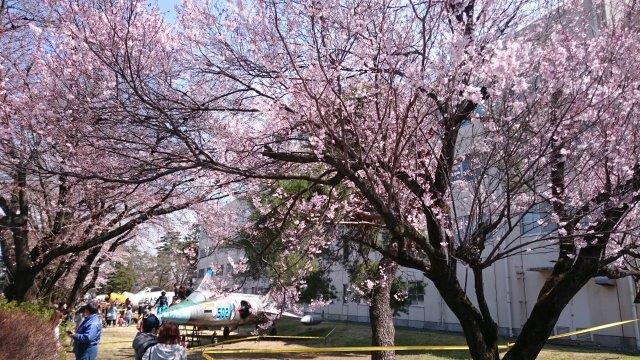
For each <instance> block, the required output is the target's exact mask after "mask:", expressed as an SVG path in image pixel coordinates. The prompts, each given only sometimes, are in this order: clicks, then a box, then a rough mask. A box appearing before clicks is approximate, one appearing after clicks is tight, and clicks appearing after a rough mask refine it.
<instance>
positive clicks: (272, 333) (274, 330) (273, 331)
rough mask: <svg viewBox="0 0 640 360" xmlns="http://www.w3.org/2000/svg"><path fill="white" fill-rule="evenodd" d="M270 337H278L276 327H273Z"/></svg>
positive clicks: (270, 330)
mask: <svg viewBox="0 0 640 360" xmlns="http://www.w3.org/2000/svg"><path fill="white" fill-rule="evenodd" d="M269 335H271V336H276V335H278V330H277V329H276V328H275V327H272V328H271V329H269Z"/></svg>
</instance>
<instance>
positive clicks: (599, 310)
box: [320, 253, 640, 351]
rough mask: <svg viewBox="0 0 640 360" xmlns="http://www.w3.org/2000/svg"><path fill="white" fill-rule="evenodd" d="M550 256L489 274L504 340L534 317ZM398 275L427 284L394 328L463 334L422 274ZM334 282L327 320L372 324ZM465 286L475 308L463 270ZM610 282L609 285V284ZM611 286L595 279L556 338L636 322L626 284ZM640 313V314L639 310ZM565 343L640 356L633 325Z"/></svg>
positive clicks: (513, 260)
mask: <svg viewBox="0 0 640 360" xmlns="http://www.w3.org/2000/svg"><path fill="white" fill-rule="evenodd" d="M550 255H551V253H546V254H536V253H530V254H526V255H525V254H523V255H521V256H520V255H517V256H513V257H510V258H507V259H503V260H501V261H499V262H497V263H495V264H494V265H493V266H491V267H489V268H488V269H486V270H485V279H484V281H485V295H486V297H487V302H488V304H489V309H490V311H491V314H492V316H493V318H494V320H495V321H496V323H497V324H498V326H499V331H500V334H501V335H502V336H505V337H509V336H510V335H515V336H517V334H518V333H519V331H520V329H521V328H522V326H523V325H524V323H525V321H526V320H527V318H528V317H529V315H530V314H531V310H532V308H533V306H534V305H535V302H536V298H537V296H538V293H539V291H540V289H541V288H542V285H543V284H544V281H545V279H546V276H547V275H548V274H549V273H550V270H549V269H548V267H547V268H545V267H542V266H540V264H541V262H542V261H541V258H545V257H552V256H550ZM399 274H401V276H403V277H404V278H405V279H415V280H419V281H423V282H424V283H425V284H426V286H425V291H424V301H423V302H418V303H413V304H411V305H410V306H409V309H408V313H407V314H404V313H403V314H400V315H399V316H397V317H396V319H395V322H396V325H398V326H406V327H413V328H420V329H433V330H444V331H456V332H461V331H462V328H461V327H460V323H459V321H458V320H457V319H456V317H455V315H454V314H453V312H452V311H451V310H450V309H449V308H448V306H447V305H446V304H445V303H444V301H443V300H442V298H441V297H440V295H439V294H438V292H437V290H436V289H435V287H434V285H433V283H431V282H430V281H429V280H428V279H426V278H425V277H424V276H423V275H422V274H421V273H420V272H419V271H417V270H413V269H406V268H403V269H401V270H399ZM331 279H332V281H333V284H334V286H335V288H336V289H337V290H338V292H339V294H338V298H337V299H336V300H334V301H333V303H332V304H330V305H328V306H326V307H325V308H324V309H322V310H320V312H322V313H324V316H325V318H326V319H328V320H338V321H354V322H368V321H369V311H368V306H367V304H366V303H361V302H358V301H353V300H350V299H347V301H344V300H343V296H344V294H343V293H342V289H343V286H344V285H347V287H348V285H349V277H348V274H347V273H346V271H345V270H344V269H342V268H341V267H340V266H334V267H333V268H332V270H331ZM458 279H459V281H460V283H461V284H462V286H463V287H464V286H465V284H466V291H467V293H468V296H469V298H470V299H471V300H472V302H473V303H474V304H477V302H476V300H475V291H474V289H473V283H474V281H473V280H474V278H473V273H472V271H471V270H470V269H466V268H464V267H462V268H461V269H460V271H459V273H458ZM607 280H609V279H607ZM609 282H610V283H611V285H599V284H597V283H596V281H595V280H594V279H592V280H591V281H589V283H588V284H587V285H585V287H584V288H583V289H582V290H580V291H579V292H578V294H577V295H576V296H575V297H574V298H573V300H571V302H570V303H569V304H568V305H567V307H566V308H565V309H564V311H563V312H562V314H561V316H560V318H559V319H558V322H557V323H556V327H555V331H554V333H555V334H560V333H565V332H569V331H576V330H581V329H585V328H588V327H593V326H597V325H601V324H607V323H612V322H617V321H621V320H629V319H633V314H632V307H633V306H636V307H637V306H638V305H637V304H633V303H632V300H633V296H634V294H635V291H634V289H633V285H632V283H631V282H629V281H628V279H626V278H625V279H618V280H609ZM636 310H638V309H637V308H636ZM566 340H567V341H571V342H573V343H578V344H585V345H599V346H606V347H613V348H621V349H626V350H636V351H640V344H639V343H638V339H637V338H636V332H635V325H634V324H628V325H624V326H617V327H612V328H609V329H603V330H598V331H596V332H594V333H590V334H584V335H578V336H573V337H571V338H567V339H566Z"/></svg>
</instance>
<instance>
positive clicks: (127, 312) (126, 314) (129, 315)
mask: <svg viewBox="0 0 640 360" xmlns="http://www.w3.org/2000/svg"><path fill="white" fill-rule="evenodd" d="M132 318H133V311H132V310H131V305H129V306H127V310H125V312H124V322H125V323H126V324H127V327H129V326H131V319H132Z"/></svg>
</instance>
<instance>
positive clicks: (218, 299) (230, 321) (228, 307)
mask: <svg viewBox="0 0 640 360" xmlns="http://www.w3.org/2000/svg"><path fill="white" fill-rule="evenodd" d="M208 276H211V275H210V274H208ZM205 281H206V279H205ZM203 282H204V281H203ZM200 287H201V286H200ZM200 287H198V290H196V291H194V292H193V293H192V294H191V295H190V296H189V297H188V298H186V299H185V300H183V301H182V302H180V303H178V304H175V305H172V306H170V307H169V308H168V309H166V310H165V311H163V312H161V313H159V314H157V315H158V317H159V318H160V319H161V320H162V321H170V322H173V323H176V324H181V325H182V324H185V325H196V326H199V327H204V328H209V329H220V328H222V329H223V337H225V338H226V337H228V336H229V333H230V331H231V330H235V329H237V328H238V327H239V326H242V325H248V324H260V323H264V322H266V321H268V315H270V314H271V315H277V314H281V315H283V316H289V317H296V318H300V319H301V322H302V323H303V324H305V325H315V324H318V323H320V322H321V320H322V319H320V318H319V317H317V316H311V315H305V316H301V315H297V314H294V313H290V312H281V311H280V310H279V309H278V308H277V306H276V304H275V302H273V301H272V300H271V299H270V298H269V297H267V296H263V295H254V294H242V293H229V294H226V295H224V296H207V291H202V290H200Z"/></svg>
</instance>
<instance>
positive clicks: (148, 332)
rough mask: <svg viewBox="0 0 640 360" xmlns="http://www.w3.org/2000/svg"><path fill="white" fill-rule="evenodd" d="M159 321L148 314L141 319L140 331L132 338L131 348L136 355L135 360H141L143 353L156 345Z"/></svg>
mask: <svg viewBox="0 0 640 360" xmlns="http://www.w3.org/2000/svg"><path fill="white" fill-rule="evenodd" d="M159 328H160V319H158V317H157V316H155V315H153V314H149V315H147V316H145V317H144V318H143V319H142V327H141V331H140V332H138V334H136V337H135V338H133V343H132V344H131V346H132V347H133V350H134V351H135V353H136V360H141V359H142V356H143V355H144V353H145V352H146V351H147V349H149V348H150V347H152V346H153V345H156V344H157V343H158V329H159Z"/></svg>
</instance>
